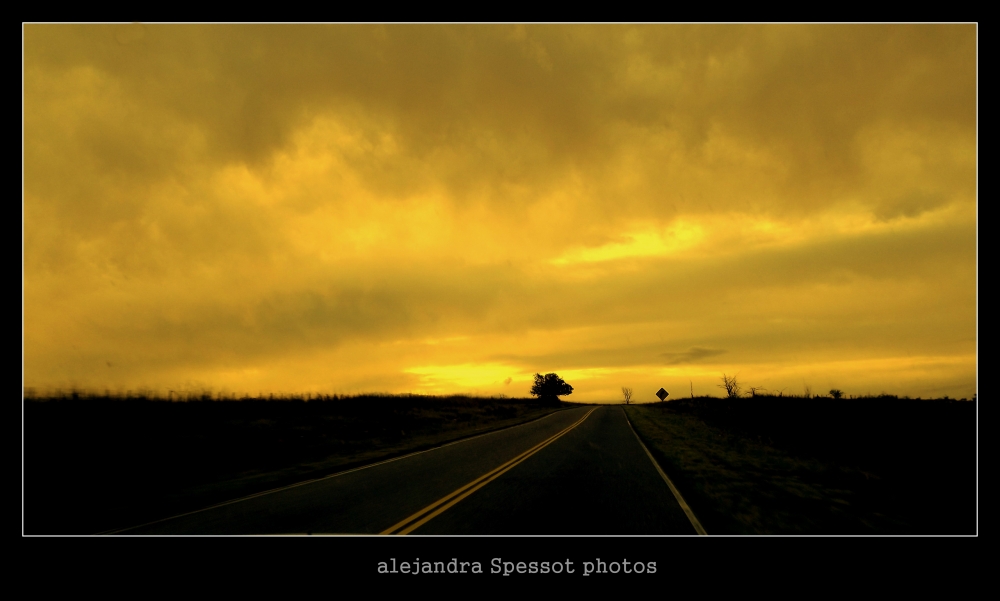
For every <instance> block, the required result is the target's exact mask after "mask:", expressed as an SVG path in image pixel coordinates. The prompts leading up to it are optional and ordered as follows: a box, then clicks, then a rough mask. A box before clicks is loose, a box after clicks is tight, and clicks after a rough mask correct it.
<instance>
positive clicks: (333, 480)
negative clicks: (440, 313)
mask: <svg viewBox="0 0 1000 601" xmlns="http://www.w3.org/2000/svg"><path fill="white" fill-rule="evenodd" d="M120 533H121V534H279V533H316V534H319V533H341V534H379V533H394V534H695V528H694V526H693V525H692V521H691V520H690V519H689V518H688V516H687V515H686V514H685V513H684V511H683V510H682V509H681V506H680V505H679V503H678V500H677V499H676V498H675V495H674V493H672V492H671V490H670V488H669V486H668V485H667V483H666V482H665V481H664V479H663V477H662V476H661V475H660V473H659V472H658V471H657V468H656V466H655V465H654V464H653V463H652V461H651V459H650V458H649V456H648V455H647V454H646V451H645V450H644V449H643V448H642V446H641V444H640V443H639V441H638V439H637V438H636V436H635V435H634V434H633V432H632V429H631V427H630V426H629V424H628V421H627V420H626V418H625V414H624V412H623V411H622V410H621V408H619V407H579V408H574V409H569V410H565V411H560V412H557V413H554V414H552V415H549V416H546V417H544V418H542V419H539V420H536V421H534V422H530V423H528V424H523V425H520V426H515V427H512V428H508V429H506V430H501V431H498V432H493V433H490V434H486V435H483V436H478V437H475V438H472V439H468V440H464V441H460V442H457V443H452V444H450V445H446V446H443V447H439V448H436V449H431V450H429V451H425V452H422V453H417V454H414V455H410V456H407V457H403V458H400V459H396V460H392V461H388V462H384V463H380V464H376V465H373V466H369V467H366V468H361V469H358V470H353V471H350V472H345V473H342V474H337V475H334V476H330V477H327V478H323V479H320V480H315V481H311V482H308V483H304V484H300V485H294V486H290V487H286V488H282V489H278V490H276V491H273V492H269V493H266V494H261V495H256V496H252V497H247V498H245V499H240V500H236V501H232V502H229V503H226V504H222V505H218V506H215V507H212V508H209V509H205V510H201V511H197V512H193V513H189V514H185V515H181V516H177V517H173V518H170V519H166V520H161V521H159V522H155V523H152V524H147V525H144V526H140V527H136V528H131V529H127V530H124V531H120Z"/></svg>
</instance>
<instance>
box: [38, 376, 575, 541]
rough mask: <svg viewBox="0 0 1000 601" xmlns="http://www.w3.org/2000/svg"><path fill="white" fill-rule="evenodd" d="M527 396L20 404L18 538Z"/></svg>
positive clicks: (154, 509)
mask: <svg viewBox="0 0 1000 601" xmlns="http://www.w3.org/2000/svg"><path fill="white" fill-rule="evenodd" d="M559 408H561V407H560V406H557V405H553V404H551V403H549V404H546V403H542V402H539V401H537V400H535V399H490V398H469V397H458V396H456V397H423V396H410V395H405V396H391V395H367V396H356V397H316V398H311V399H306V398H302V397H291V398H288V397H286V398H279V399H274V398H268V399H263V398H260V399H256V398H245V399H239V400H212V399H211V398H210V397H204V398H198V399H188V400H185V401H168V400H164V399H156V398H147V397H132V398H128V399H123V398H115V397H93V396H91V397H80V396H78V395H77V396H70V397H60V398H49V399H27V400H25V402H24V532H25V533H27V534H43V533H59V534H90V533H97V532H102V531H106V530H109V529H114V528H121V527H126V526H133V525H137V524H140V523H143V522H146V521H150V520H153V519H159V518H162V517H168V516H170V515H175V514H177V513H181V512H184V511H191V510H194V509H199V508H202V507H205V506H208V505H211V504H214V503H218V502H221V501H225V500H229V499H233V498H237V497H241V496H245V495H247V494H252V493H255V492H260V491H264V490H268V489H271V488H274V487H277V486H282V485H287V484H291V483H294V482H298V481H302V480H305V479H308V478H315V477H319V476H323V475H327V474H331V473H336V472H338V471H342V470H344V469H348V468H350V467H354V466H358V465H364V464H367V463H371V462H373V461H377V460H379V459H383V458H387V457H391V456H398V455H401V454H405V453H407V452H412V451H416V450H420V449H423V448H429V447H432V446H435V445H438V444H441V443H443V442H446V441H449V440H455V439H458V438H463V437H467V436H471V435H474V434H478V433H482V432H486V431H489V430H493V429H497V428H500V427H504V426H508V425H512V424H516V423H520V422H524V421H528V420H530V419H533V418H536V417H541V416H542V415H545V414H547V413H550V412H552V411H554V410H558V409H559Z"/></svg>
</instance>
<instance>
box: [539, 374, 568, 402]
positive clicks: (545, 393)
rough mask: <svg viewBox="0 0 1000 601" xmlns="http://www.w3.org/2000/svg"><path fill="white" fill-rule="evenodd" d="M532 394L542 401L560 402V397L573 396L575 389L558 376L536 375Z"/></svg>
mask: <svg viewBox="0 0 1000 601" xmlns="http://www.w3.org/2000/svg"><path fill="white" fill-rule="evenodd" d="M531 394H533V395H535V396H537V397H538V398H540V399H544V400H547V401H551V402H554V403H558V402H559V397H560V396H563V395H567V394H573V387H572V386H570V385H569V384H567V383H566V382H565V381H564V380H563V379H562V378H560V377H559V376H558V375H557V374H545V375H544V376H543V375H542V374H535V383H534V384H533V385H532V386H531Z"/></svg>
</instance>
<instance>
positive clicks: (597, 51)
mask: <svg viewBox="0 0 1000 601" xmlns="http://www.w3.org/2000/svg"><path fill="white" fill-rule="evenodd" d="M22 32H23V165H22V167H23V180H22V181H23V193H22V228H23V229H22V231H23V236H22V241H23V247H22V274H23V288H22V291H23V313H22V317H23V330H22V331H23V385H24V387H25V388H26V389H31V390H34V391H38V392H39V393H46V392H50V391H56V390H69V389H77V390H85V391H104V390H111V391H117V392H122V391H128V390H132V391H138V390H146V391H154V392H160V393H162V394H167V393H168V391H171V390H173V391H177V392H182V391H186V392H195V391H212V392H215V393H222V394H244V393H247V394H258V393H265V394H268V393H277V394H281V393H284V394H293V393H323V394H356V393H362V392H389V393H415V394H453V393H459V394H478V395H484V396H485V395H500V394H506V395H508V396H513V397H524V396H528V390H529V388H530V386H531V382H532V375H533V374H534V373H549V372H555V373H558V374H559V375H560V376H562V377H563V378H564V379H565V380H566V381H567V382H569V383H570V384H571V385H572V386H573V387H574V392H573V394H572V395H571V396H569V397H566V398H565V400H569V401H598V402H599V401H615V402H617V401H620V400H621V398H622V395H621V387H622V386H629V387H632V388H633V389H634V391H635V393H634V399H635V400H637V401H639V402H645V401H656V400H657V399H656V397H655V396H654V393H655V391H656V390H657V389H658V388H660V387H661V386H662V387H664V388H666V390H667V391H669V392H670V395H671V396H670V397H669V398H678V397H685V396H689V395H690V394H692V393H693V394H695V395H722V394H723V391H722V390H721V388H719V385H720V384H721V377H722V374H729V375H734V374H735V375H736V376H737V378H738V380H739V381H740V382H741V383H743V384H744V387H745V388H749V387H751V386H752V387H755V388H759V389H763V390H768V391H772V392H782V393H783V394H795V395H801V394H803V392H804V391H805V390H807V389H808V390H810V391H811V392H812V394H826V393H827V391H829V390H830V389H832V388H837V389H839V390H842V391H844V393H845V395H865V394H879V393H882V392H885V393H890V394H898V395H901V396H902V395H909V396H913V397H918V396H920V397H924V398H928V397H940V396H944V395H949V396H951V397H953V398H962V397H968V398H971V397H972V395H973V394H974V393H975V392H976V386H977V348H978V347H977V335H978V327H977V281H978V267H977V215H978V208H977V137H976V135H977V130H978V124H977V101H978V94H977V28H976V26H975V25H963V24H958V25H415V24H411V25H172V24H138V23H134V24H120V25H117V24H108V25H93V24H91V25H49V24H27V25H24V26H23V29H22Z"/></svg>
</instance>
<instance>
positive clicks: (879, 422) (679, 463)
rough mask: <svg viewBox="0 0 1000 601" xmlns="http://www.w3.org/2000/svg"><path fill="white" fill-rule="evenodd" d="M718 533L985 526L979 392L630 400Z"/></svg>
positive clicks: (920, 531)
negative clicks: (955, 396)
mask: <svg viewBox="0 0 1000 601" xmlns="http://www.w3.org/2000/svg"><path fill="white" fill-rule="evenodd" d="M625 411H626V413H627V414H628V416H629V419H630V421H631V422H632V424H633V426H634V427H635V429H636V431H637V433H638V434H639V436H640V438H641V439H642V440H643V442H644V443H645V444H646V446H647V447H648V448H649V450H650V452H651V453H652V454H653V456H654V457H655V458H656V460H657V461H658V462H659V463H660V465H661V466H662V467H663V469H664V471H665V472H666V473H667V474H668V475H669V476H670V478H671V480H672V481H673V482H674V484H675V485H676V486H677V488H678V489H679V490H680V492H681V494H682V495H683V496H684V498H685V500H686V501H687V502H688V504H689V505H690V506H691V508H692V510H693V511H694V513H695V514H696V515H697V517H698V519H699V520H700V521H701V522H702V525H703V526H704V527H705V530H706V531H707V532H708V534H780V535H784V534H791V535H794V534H805V535H826V534H832V535H838V534H839V535H843V534H848V535H865V534H875V535H887V534H889V535H896V534H917V535H929V534H951V535H955V534H976V533H977V525H976V501H977V496H976V461H977V457H976V409H975V401H954V400H910V399H896V398H868V399H851V400H846V399H841V400H835V399H806V398H788V397H784V398H779V397H756V398H743V399H717V398H695V399H682V400H676V401H668V402H665V403H654V404H648V405H629V406H626V407H625Z"/></svg>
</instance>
